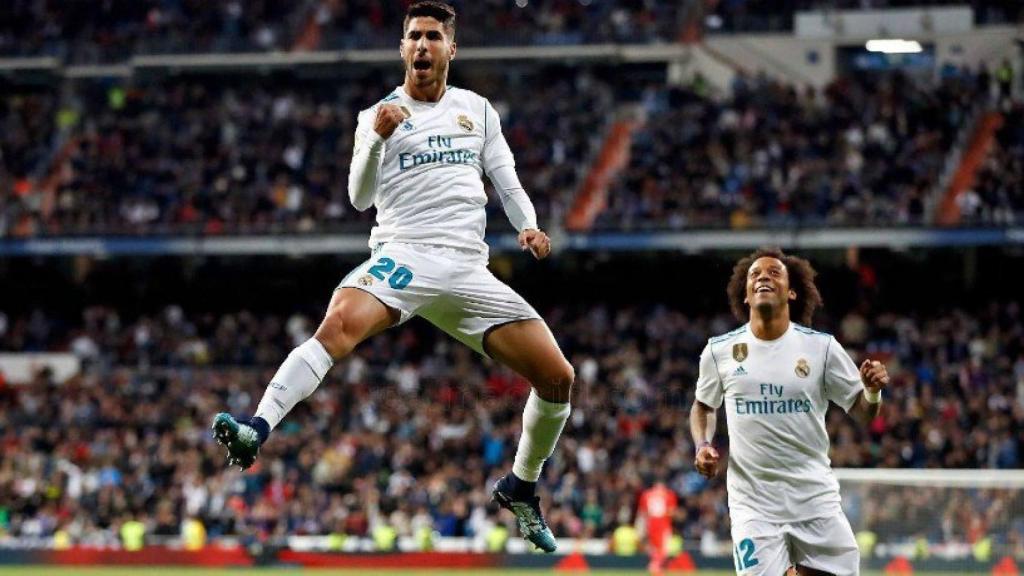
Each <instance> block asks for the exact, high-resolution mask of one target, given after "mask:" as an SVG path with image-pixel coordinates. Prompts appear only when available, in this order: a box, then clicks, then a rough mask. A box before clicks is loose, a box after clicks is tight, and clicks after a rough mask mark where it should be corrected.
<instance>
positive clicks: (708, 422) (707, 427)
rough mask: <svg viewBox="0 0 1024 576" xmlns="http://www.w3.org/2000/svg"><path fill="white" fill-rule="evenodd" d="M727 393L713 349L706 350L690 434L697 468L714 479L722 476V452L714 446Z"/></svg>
mask: <svg viewBox="0 0 1024 576" xmlns="http://www.w3.org/2000/svg"><path fill="white" fill-rule="evenodd" d="M723 397H724V390H723V388H722V379H721V377H720V376H719V374H718V366H717V365H716V364H715V359H714V356H713V354H712V352H711V345H710V344H709V345H707V346H705V347H704V351H703V352H701V355H700V375H699V376H698V377H697V392H696V394H695V399H694V401H693V407H692V408H690V434H692V435H693V445H694V447H695V449H696V456H695V459H694V466H696V468H697V471H698V472H700V473H701V474H702V475H704V476H706V477H708V478H711V477H712V476H714V475H715V474H716V473H718V450H716V449H715V447H714V446H712V445H711V442H712V440H714V438H715V428H716V427H717V425H718V416H717V415H716V414H715V412H716V411H717V410H718V407H719V406H721V405H722V399H723Z"/></svg>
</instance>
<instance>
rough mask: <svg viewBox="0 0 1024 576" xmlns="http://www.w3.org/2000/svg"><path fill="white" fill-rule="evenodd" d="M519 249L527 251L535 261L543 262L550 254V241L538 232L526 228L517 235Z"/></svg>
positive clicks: (545, 235)
mask: <svg viewBox="0 0 1024 576" xmlns="http://www.w3.org/2000/svg"><path fill="white" fill-rule="evenodd" d="M519 247H520V248H522V249H523V250H529V251H530V253H531V254H533V257H534V258H536V259H537V260H543V259H544V258H547V257H548V254H550V253H551V239H550V238H548V235H547V234H545V233H543V232H541V231H540V230H537V229H534V228H528V229H526V230H523V231H522V232H520V233H519Z"/></svg>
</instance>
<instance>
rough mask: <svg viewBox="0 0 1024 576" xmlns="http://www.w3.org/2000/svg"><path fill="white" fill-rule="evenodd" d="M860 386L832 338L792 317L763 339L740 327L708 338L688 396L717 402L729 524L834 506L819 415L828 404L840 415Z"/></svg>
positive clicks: (828, 510) (795, 517) (787, 517)
mask: <svg viewBox="0 0 1024 576" xmlns="http://www.w3.org/2000/svg"><path fill="white" fill-rule="evenodd" d="M863 389H864V385H863V384H862V383H861V379H860V372H859V371H858V369H857V366H856V365H855V364H854V362H853V360H852V359H851V358H850V356H849V355H848V354H847V353H846V351H845V350H843V347H842V346H841V345H840V344H839V342H837V341H836V339H835V338H834V337H832V336H831V335H829V334H823V333H821V332H816V331H814V330H811V329H810V328H806V327H804V326H801V325H799V324H796V323H790V326H789V329H788V330H786V333H785V334H783V335H782V336H780V337H779V338H778V339H776V340H772V341H765V340H759V339H758V338H756V337H754V335H753V333H752V332H751V331H750V325H749V324H746V325H744V326H742V327H741V328H738V329H736V330H734V331H732V332H729V333H728V334H724V335H722V336H717V337H714V338H711V339H709V340H708V344H707V346H706V347H705V348H704V351H703V352H702V353H701V356H700V377H699V378H698V380H697V400H699V401H700V402H702V403H704V404H706V405H708V406H710V407H712V408H715V409H717V408H718V407H719V406H721V405H722V403H723V402H724V403H725V414H726V423H727V424H728V428H729V470H728V476H727V487H728V491H729V513H730V516H731V517H732V522H733V524H738V523H741V522H745V521H748V520H752V519H760V520H768V521H770V522H798V521H802V520H807V519H811V518H818V517H823V516H828V515H830V514H834V513H837V512H841V509H840V506H839V503H840V498H839V482H838V481H836V478H835V475H834V474H833V473H832V467H831V461H830V460H829V457H828V449H829V440H828V432H827V431H826V429H825V412H826V411H827V410H828V404H829V401H830V400H831V401H832V402H835V403H836V404H838V405H839V406H840V407H842V408H843V410H846V411H847V412H848V411H849V410H850V408H851V407H852V406H853V403H854V402H855V401H856V399H857V395H858V394H860V393H861V392H862V391H863Z"/></svg>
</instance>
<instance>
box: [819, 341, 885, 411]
mask: <svg viewBox="0 0 1024 576" xmlns="http://www.w3.org/2000/svg"><path fill="white" fill-rule="evenodd" d="M825 367H826V370H825V391H826V395H827V398H828V400H831V401H832V402H835V403H836V404H838V405H839V406H840V407H842V408H843V410H846V412H847V413H849V414H850V415H851V416H853V417H854V418H855V419H856V420H857V421H858V422H860V423H861V424H863V425H864V426H867V425H868V424H870V423H871V421H872V420H873V419H874V418H875V417H876V416H878V412H879V410H880V408H881V406H882V389H883V388H885V387H886V386H888V384H889V374H888V373H887V372H886V370H885V365H884V364H882V363H881V362H878V361H874V360H865V361H864V362H863V363H862V364H861V366H860V368H858V367H857V365H856V364H854V362H853V359H852V358H850V355H849V354H847V353H846V350H844V349H843V347H842V345H840V344H839V342H838V341H837V340H835V338H833V339H832V341H831V342H829V347H828V352H827V358H826V360H825Z"/></svg>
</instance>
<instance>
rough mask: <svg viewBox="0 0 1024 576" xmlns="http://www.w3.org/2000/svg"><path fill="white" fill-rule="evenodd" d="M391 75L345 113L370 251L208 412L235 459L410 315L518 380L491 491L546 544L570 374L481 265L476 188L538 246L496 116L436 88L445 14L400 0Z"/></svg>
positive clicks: (542, 252)
mask: <svg viewBox="0 0 1024 576" xmlns="http://www.w3.org/2000/svg"><path fill="white" fill-rule="evenodd" d="M400 53H401V57H402V61H403V63H404V65H405V81H404V83H403V85H401V86H399V87H397V88H395V89H394V90H393V91H391V93H390V94H388V95H387V96H385V97H384V98H383V99H382V100H381V101H380V102H378V103H377V104H375V105H374V106H372V107H370V108H369V109H367V110H364V111H363V112H361V113H360V114H359V117H358V122H357V127H356V137H355V147H354V151H353V154H352V166H351V170H350V172H349V180H348V192H349V198H350V200H351V201H352V204H353V205H354V206H355V207H356V209H358V210H366V209H367V208H369V207H370V206H376V208H377V225H376V226H375V227H374V229H373V231H372V232H371V234H370V242H369V244H370V248H371V251H372V255H371V256H370V259H369V260H367V261H366V262H365V263H363V264H362V265H360V266H358V267H356V268H355V269H354V270H352V271H351V272H350V273H349V274H348V275H347V276H345V278H344V279H343V280H342V281H341V283H340V285H339V286H338V288H337V289H336V290H335V292H334V295H333V296H332V298H331V302H330V305H329V306H328V308H327V313H326V315H325V317H324V320H323V322H322V323H321V324H320V327H319V328H318V329H317V331H316V333H315V334H314V336H313V338H311V339H310V340H308V341H307V342H305V343H303V344H301V345H300V346H298V347H297V348H296V349H295V350H293V351H292V352H291V354H289V355H288V357H287V358H286V359H285V361H284V363H283V364H282V365H281V367H280V368H279V369H278V371H277V373H276V374H275V375H274V377H273V378H272V379H271V381H270V384H269V386H268V387H267V390H266V392H265V393H264V396H263V399H262V400H261V401H260V403H259V406H258V407H257V409H256V414H255V416H254V417H253V418H251V419H250V420H248V421H244V422H242V421H238V420H236V419H234V418H233V417H232V416H230V415H229V414H224V413H222V414H218V415H217V416H216V418H215V419H214V424H213V428H214V432H215V435H216V437H217V439H218V440H219V441H220V442H221V443H222V444H224V445H225V446H226V447H227V449H228V454H229V461H230V462H231V463H232V464H237V465H239V466H241V467H242V468H247V467H249V466H251V465H252V464H253V462H254V461H255V460H256V456H257V453H258V451H259V448H260V445H262V444H263V443H264V442H266V441H267V437H268V436H269V434H270V432H271V430H273V429H274V427H275V426H277V425H278V423H280V422H281V419H282V418H284V416H285V415H286V414H288V412H289V411H290V410H291V409H292V408H293V407H294V406H295V405H296V404H297V403H298V402H299V401H301V400H302V399H304V398H306V397H307V396H309V395H310V394H312V393H313V391H314V390H315V389H316V387H317V386H318V385H319V384H320V382H321V381H322V380H323V379H324V376H325V375H326V374H327V372H328V370H330V369H331V366H333V365H334V364H335V363H336V362H338V361H340V360H341V359H342V358H345V357H346V356H348V355H349V354H350V353H351V352H352V350H353V349H354V348H355V347H356V346H357V345H358V344H359V343H360V342H362V341H363V340H365V339H366V338H368V337H370V336H373V335H374V334H377V333H379V332H381V331H383V330H385V329H387V328H389V327H391V326H395V325H397V324H400V323H402V322H405V321H406V320H408V319H409V318H411V317H413V316H421V317H423V318H425V319H427V320H428V321H430V322H431V323H433V324H434V325H435V326H437V327H438V328H440V329H442V330H444V331H445V332H447V333H448V334H450V335H451V336H453V337H454V338H456V339H458V340H460V341H461V342H463V343H464V344H466V345H467V346H469V347H470V348H472V349H474V350H476V351H477V352H479V353H481V354H484V355H486V356H489V357H490V358H493V359H495V360H497V361H498V362H501V363H503V364H505V365H506V366H508V367H510V368H511V369H512V370H515V371H516V372H517V373H519V374H520V375H522V376H523V377H525V378H526V379H527V380H529V382H530V383H531V384H532V387H533V389H532V391H531V393H530V396H529V398H528V400H527V401H526V407H525V409H524V411H523V429H522V436H521V437H520V439H519V446H518V448H517V451H516V455H515V461H514V465H513V467H512V471H511V472H510V473H508V474H507V475H506V476H504V477H503V478H502V479H500V480H499V481H498V482H497V483H496V484H495V485H494V488H493V491H492V495H493V497H494V499H495V500H496V501H497V502H498V504H500V505H501V506H502V507H504V508H506V509H508V510H511V511H512V512H513V513H514V514H515V516H516V519H517V522H518V525H519V529H520V531H521V532H522V535H523V537H525V538H526V539H527V540H529V541H530V542H532V543H533V544H535V545H536V546H537V547H539V548H541V549H543V550H544V551H546V552H553V551H554V550H555V548H556V543H555V539H554V536H553V535H552V533H551V530H550V529H549V528H548V526H547V524H546V522H545V521H544V517H543V515H542V514H541V510H540V506H539V499H538V498H537V496H536V495H535V489H536V482H537V480H538V478H539V476H540V472H541V467H542V466H543V464H544V461H545V460H546V459H547V458H548V457H550V456H551V454H552V452H553V451H554V447H555V443H556V441H557V440H558V437H559V435H560V434H561V432H562V428H563V426H564V425H565V421H566V419H567V418H568V416H569V410H570V408H569V394H570V389H571V388H572V384H573V379H574V377H575V376H574V371H573V367H572V365H571V364H570V363H569V362H568V361H567V360H566V359H565V356H564V355H563V354H562V352H561V350H560V349H559V347H558V344H557V343H556V342H555V339H554V337H553V336H552V334H551V331H550V330H549V329H548V326H547V324H546V323H545V322H544V320H543V319H541V317H540V316H539V315H538V314H537V312H536V311H535V310H534V309H533V307H532V306H530V305H529V304H528V303H527V302H526V301H525V300H524V299H523V298H522V297H521V296H520V295H519V294H517V293H516V292H515V291H513V290H512V289H511V288H510V287H508V286H507V285H506V284H504V283H502V282H501V281H500V280H498V279H497V278H496V277H495V276H494V275H493V274H491V272H490V271H489V270H488V268H487V263H488V250H487V244H486V243H485V242H484V229H485V226H486V213H485V210H484V206H485V204H486V203H487V195H486V193H485V191H484V185H483V181H482V179H481V177H482V176H483V175H485V174H486V175H487V176H488V177H489V178H490V180H491V182H492V183H493V184H494V187H495V189H496V190H497V193H498V196H499V197H500V199H501V203H502V206H503V207H504V209H505V214H506V215H507V216H508V218H509V221H510V222H511V223H512V225H513V226H514V227H515V228H516V230H517V231H518V232H519V244H520V246H521V247H522V248H523V250H529V251H530V253H531V254H533V256H534V257H535V258H538V259H540V258H545V257H546V256H547V255H548V253H549V252H550V251H551V242H550V240H549V239H548V236H547V235H546V234H545V233H544V232H542V231H541V230H540V229H539V228H538V226H537V216H536V213H535V211H534V207H533V204H532V203H531V202H530V199H529V197H527V195H526V192H525V191H524V190H523V187H522V185H521V184H520V182H519V178H518V176H517V175H516V171H515V163H514V160H513V157H512V152H511V150H510V149H509V146H508V144H507V143H506V141H505V137H504V136H503V135H502V132H501V123H500V117H499V116H498V113H497V112H496V111H495V110H494V107H493V106H491V104H490V102H488V100H487V99H486V98H484V97H482V96H480V95H478V94H475V93H473V92H471V91H469V90H464V89H461V88H455V87H452V86H448V85H447V77H448V67H449V65H450V63H451V61H452V59H453V58H454V57H455V54H456V44H455V11H454V9H453V8H452V7H451V6H448V5H447V4H444V3H441V2H434V1H423V2H416V3H414V4H412V5H411V6H410V7H409V9H408V10H407V12H406V16H405V21H404V23H403V35H402V40H401V45H400Z"/></svg>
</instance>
